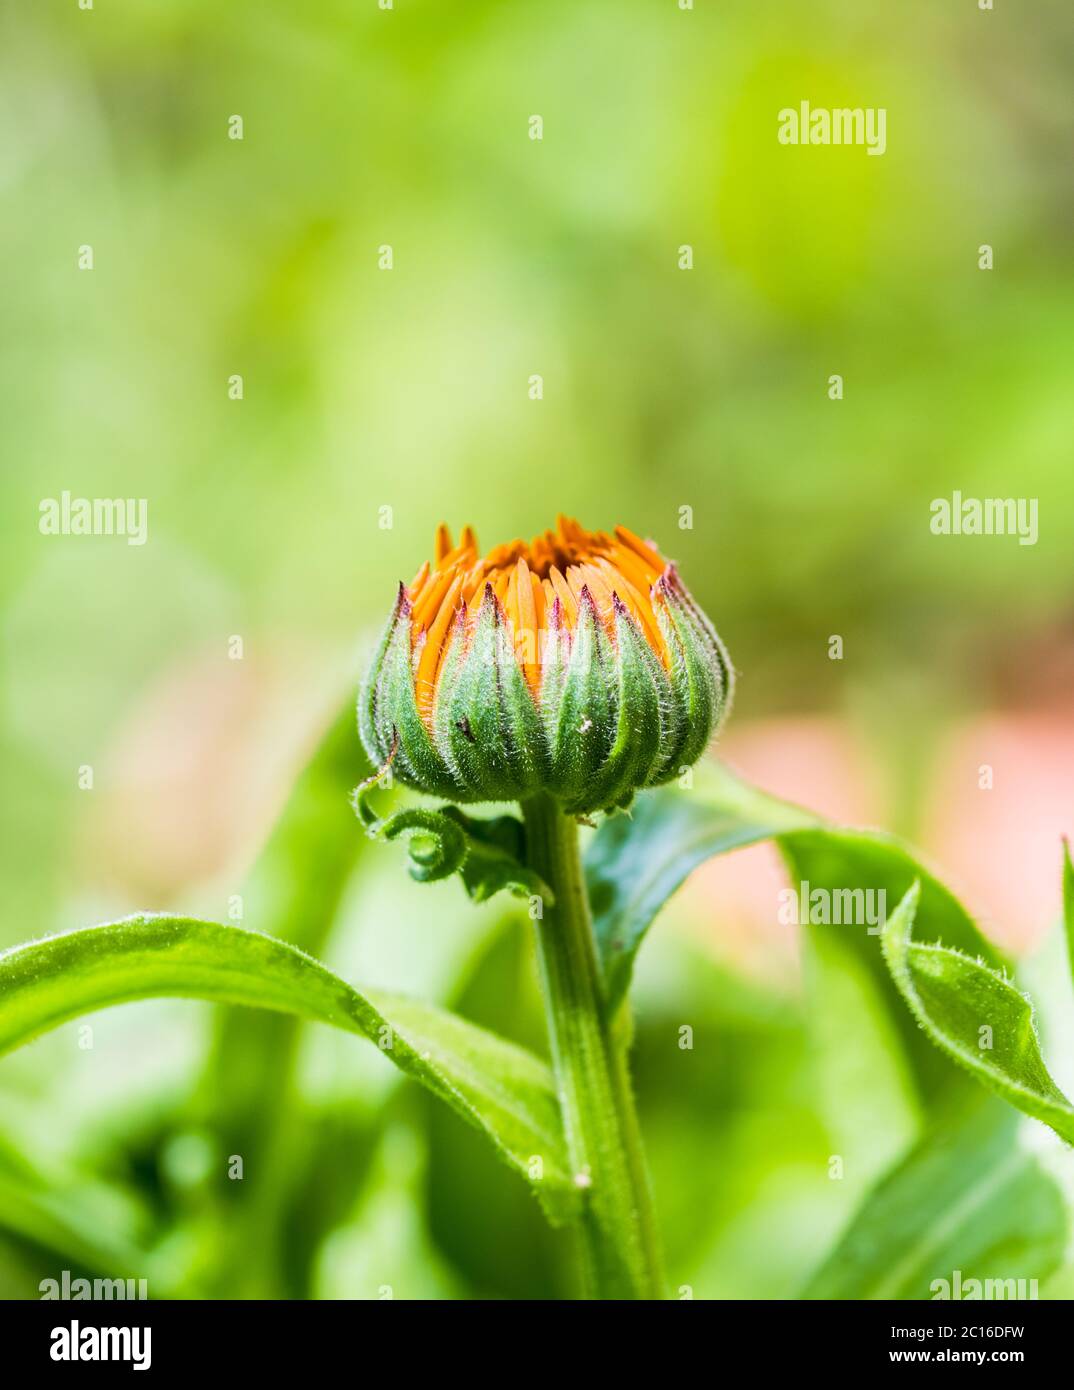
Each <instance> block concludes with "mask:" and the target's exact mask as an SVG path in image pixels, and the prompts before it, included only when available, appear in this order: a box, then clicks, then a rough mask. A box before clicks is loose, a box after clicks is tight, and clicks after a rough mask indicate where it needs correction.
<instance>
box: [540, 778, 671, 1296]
mask: <svg viewBox="0 0 1074 1390" xmlns="http://www.w3.org/2000/svg"><path fill="white" fill-rule="evenodd" d="M522 813H523V816H524V818H525V822H526V841H527V857H528V859H529V863H530V867H531V868H532V869H534V870H535V871H536V872H537V873H538V874H539V875H540V876H541V878H543V879H544V881H545V882H546V883H547V884H548V886H549V887H550V888H551V889H552V892H553V894H554V895H555V903H554V905H549V904H545V905H544V908H543V913H544V915H543V917H542V918H541V919H540V920H538V922H537V923H536V926H537V952H538V957H539V961H540V969H541V981H542V985H543V988H544V998H545V1012H546V1016H547V1019H548V1031H549V1036H550V1041H551V1047H552V1063H553V1067H554V1069H555V1076H556V1087H557V1090H558V1092H559V1100H560V1106H561V1108H562V1112H563V1125H564V1130H565V1134H566V1142H567V1153H568V1157H569V1159H570V1162H571V1166H572V1170H573V1172H574V1174H575V1181H576V1183H577V1184H578V1188H579V1192H580V1196H581V1200H582V1214H581V1218H580V1221H579V1226H580V1231H581V1236H582V1243H583V1247H584V1253H585V1266H586V1275H587V1292H588V1293H589V1295H590V1296H591V1297H596V1298H623V1299H626V1298H633V1299H654V1298H662V1297H663V1296H664V1284H663V1276H662V1274H661V1269H660V1256H659V1246H658V1242H657V1238H656V1226H655V1221H654V1218H653V1211H652V1202H651V1198H650V1195H649V1184H648V1179H647V1176H646V1172H645V1158H644V1154H643V1152H642V1147H641V1132H640V1130H639V1127H638V1119H637V1114H636V1112H635V1109H634V1097H633V1093H632V1090H631V1085H630V1073H629V1068H628V1065H627V1057H626V1048H625V1046H624V1044H623V1042H622V1041H621V1040H620V1039H619V1038H618V1037H617V1036H616V1034H615V1031H614V1030H613V1028H612V1026H611V1020H609V1019H608V1018H607V1017H606V1015H605V1010H604V999H603V987H602V984H601V977H600V967H599V964H598V961H597V951H596V942H595V940H594V937H593V921H592V917H591V915H590V911H589V898H588V896H587V894H586V888H585V880H584V878H583V876H582V863H581V858H580V856H579V853H578V827H577V824H576V823H575V821H574V819H573V818H572V817H570V816H568V815H565V814H564V812H563V811H562V810H561V809H560V807H559V804H558V803H557V802H556V801H555V800H554V799H553V798H552V797H550V796H547V795H546V794H544V793H540V794H538V795H537V796H534V797H531V798H530V799H529V800H527V801H525V802H523V803H522Z"/></svg>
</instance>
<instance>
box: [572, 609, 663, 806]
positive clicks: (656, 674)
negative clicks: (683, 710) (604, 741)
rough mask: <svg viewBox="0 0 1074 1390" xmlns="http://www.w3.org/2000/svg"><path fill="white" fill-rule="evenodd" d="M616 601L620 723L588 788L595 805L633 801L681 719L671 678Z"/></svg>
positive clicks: (588, 794)
mask: <svg viewBox="0 0 1074 1390" xmlns="http://www.w3.org/2000/svg"><path fill="white" fill-rule="evenodd" d="M613 603H614V609H615V646H616V662H615V667H614V670H615V675H616V679H617V685H618V690H617V698H616V705H617V723H616V730H615V741H614V742H613V744H612V747H611V749H610V750H609V753H608V757H607V760H606V761H605V762H604V764H603V766H602V767H601V769H600V771H599V773H598V774H597V776H596V778H595V780H594V781H593V782H592V784H591V785H590V786H589V787H587V788H586V798H587V804H588V808H589V809H591V810H594V809H598V808H599V809H601V810H612V809H615V808H617V807H623V806H627V805H629V804H630V801H631V799H632V798H633V795H634V792H635V790H636V789H637V788H638V787H644V786H646V785H647V784H648V782H649V779H650V777H651V776H652V774H653V772H654V770H655V769H656V768H657V767H658V766H659V765H660V763H661V761H662V756H661V755H662V751H663V750H664V749H666V748H667V747H668V745H669V744H672V745H673V744H674V742H675V741H676V738H677V726H678V722H679V719H678V715H677V713H676V710H675V707H674V704H673V697H672V692H671V685H670V682H669V681H668V679H667V676H666V674H665V672H664V669H663V667H662V666H661V664H660V661H659V659H658V658H657V656H656V654H655V653H654V652H653V649H652V647H651V646H650V644H649V642H648V639H647V638H646V637H645V635H644V633H643V632H642V631H641V629H640V628H639V626H638V624H637V623H636V622H635V620H634V618H633V617H632V616H631V614H630V612H629V610H628V609H627V607H626V605H625V604H624V603H623V602H622V600H621V599H620V598H619V596H618V595H617V594H616V595H613Z"/></svg>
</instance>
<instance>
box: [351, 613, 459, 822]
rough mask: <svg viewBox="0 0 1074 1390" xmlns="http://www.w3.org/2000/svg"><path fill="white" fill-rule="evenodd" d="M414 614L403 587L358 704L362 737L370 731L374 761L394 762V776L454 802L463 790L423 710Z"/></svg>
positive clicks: (369, 745) (368, 747) (371, 755)
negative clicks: (419, 697)
mask: <svg viewBox="0 0 1074 1390" xmlns="http://www.w3.org/2000/svg"><path fill="white" fill-rule="evenodd" d="M410 616H411V607H410V601H409V599H408V598H407V596H406V591H405V589H404V588H403V587H402V586H400V590H399V598H398V600H397V601H396V606H395V610H394V612H393V614H392V617H391V620H390V622H389V626H388V631H387V633H386V634H385V638H384V640H383V641H382V643H381V647H380V651H379V653H378V656H377V660H376V661H375V662H374V664H373V667H372V669H371V671H370V674H369V678H368V680H367V682H366V685H365V687H364V689H363V692H362V696H361V697H360V700H359V720H360V728H361V732H362V738H363V740H364V741H365V740H367V732H368V741H366V752H367V753H368V754H369V756H370V758H371V759H372V760H373V761H375V762H376V763H378V764H379V765H384V764H385V763H387V762H389V761H390V762H391V765H392V775H393V776H394V777H397V778H398V779H399V781H400V782H402V783H403V784H404V785H405V786H409V787H414V788H416V789H417V790H418V791H424V792H429V793H431V794H432V795H433V796H444V797H451V798H452V799H454V798H455V797H457V796H458V794H459V788H458V786H457V785H456V783H455V779H454V778H453V777H452V775H451V771H450V769H449V768H448V766H447V764H446V763H445V762H444V760H443V758H442V757H441V756H440V754H439V753H438V752H437V750H436V748H435V747H434V745H433V741H432V739H431V738H430V737H429V733H428V730H427V729H426V727H425V725H424V723H423V722H422V718H421V715H420V714H419V712H418V703H417V696H416V694H415V691H414V656H413V655H412V654H411V649H410V648H411V643H410ZM419 650H420V649H419Z"/></svg>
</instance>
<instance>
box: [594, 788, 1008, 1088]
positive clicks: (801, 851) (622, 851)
mask: <svg viewBox="0 0 1074 1390" xmlns="http://www.w3.org/2000/svg"><path fill="white" fill-rule="evenodd" d="M766 839H774V840H775V841H776V843H777V844H778V846H779V848H780V851H781V853H782V855H783V858H784V861H785V862H786V865H787V868H788V871H789V874H790V878H791V882H792V885H793V886H794V887H795V888H796V889H801V886H802V885H803V884H806V885H808V887H809V888H810V889H817V888H820V889H823V890H825V892H826V894H828V895H832V894H834V893H836V892H838V891H839V890H841V889H849V890H851V891H855V890H859V889H860V890H863V891H869V890H871V891H872V892H873V893H874V894H877V895H879V894H881V893H882V894H883V895H884V897H883V899H879V897H877V898H876V899H874V901H882V902H884V903H885V904H895V903H898V902H899V901H900V899H901V898H902V897H903V895H904V894H905V893H906V890H907V889H908V888H909V887H910V885H911V883H913V882H914V881H915V879H916V880H918V881H919V882H920V884H921V900H920V904H919V911H918V929H919V930H920V931H924V932H928V933H929V934H930V935H931V936H933V937H934V939H942V940H943V941H945V942H947V943H948V944H950V945H952V946H955V947H959V948H961V949H962V950H963V951H965V952H967V953H969V954H972V955H979V956H981V957H982V958H983V959H985V960H987V961H989V962H990V963H992V964H994V965H999V964H1001V958H1000V956H999V955H998V953H997V952H996V951H995V949H994V948H993V947H992V946H991V945H990V944H989V942H988V941H986V940H985V938H984V937H983V936H982V935H981V933H980V932H979V931H978V930H977V927H976V926H975V924H974V922H973V919H972V918H971V917H970V915H969V914H968V913H967V912H966V910H965V908H964V907H963V906H962V904H961V903H959V901H958V900H957V898H955V897H954V895H953V894H952V893H951V892H949V890H948V889H947V888H945V887H944V885H943V884H942V883H940V882H939V881H938V880H937V879H936V878H934V877H933V876H932V875H931V874H930V873H929V872H928V871H927V870H926V869H925V868H923V867H922V865H921V864H920V863H919V862H918V860H917V859H916V858H915V857H914V855H913V854H912V853H911V852H910V851H909V850H908V849H907V848H906V847H905V846H904V845H903V844H901V843H900V842H899V841H898V840H897V839H895V838H894V837H893V836H890V835H886V834H883V833H881V832H877V831H862V830H845V829H840V828H839V827H836V826H831V825H826V824H825V823H824V822H823V821H822V820H821V819H820V818H819V817H817V816H815V815H813V814H812V813H810V812H808V811H805V810H802V809H801V808H800V807H797V806H793V805H791V804H790V803H788V802H786V801H781V800H779V799H778V798H777V797H774V796H769V795H768V794H767V793H765V792H762V791H759V790H757V789H756V788H754V787H751V786H749V785H747V784H746V783H744V782H742V781H740V780H739V779H738V778H737V777H735V776H734V775H733V774H732V773H730V772H729V771H728V770H727V769H726V768H725V767H722V766H720V765H705V766H701V767H698V768H697V769H695V784H694V786H693V788H691V789H690V790H688V791H687V790H683V789H678V788H674V789H672V788H669V789H666V790H661V791H650V792H642V793H641V795H640V796H639V797H638V798H637V801H636V802H635V804H634V809H633V812H632V814H631V815H629V816H625V815H621V816H615V817H611V818H609V819H608V820H606V821H605V822H604V823H603V824H602V825H601V827H600V829H599V830H598V831H597V833H596V835H595V836H594V837H593V840H592V842H591V844H590V846H589V849H588V852H587V854H586V877H587V881H588V885H589V891H590V900H591V902H592V906H593V913H594V925H595V929H596V932H597V939H598V944H599V948H600V954H601V963H602V968H603V971H604V980H605V990H606V994H607V998H608V1004H609V1008H610V1009H611V1010H614V1009H616V1008H617V1007H618V1005H619V1004H620V1003H621V1001H622V999H623V997H624V996H625V994H626V991H627V989H628V988H629V985H630V977H631V974H632V972H633V968H634V960H635V957H636V955H637V952H638V948H639V947H640V945H641V943H642V941H643V940H644V937H645V933H646V931H647V930H648V928H649V926H650V925H651V923H652V921H653V919H654V917H655V916H656V914H657V913H658V912H659V910H660V908H661V907H662V906H663V904H664V902H665V901H666V900H667V899H668V898H669V897H670V896H671V894H672V893H674V892H675V890H676V889H677V888H678V887H679V886H680V884H681V883H682V882H683V880H684V879H685V878H686V877H687V875H688V874H689V873H690V872H691V871H692V870H693V869H695V868H696V867H697V866H698V865H699V864H701V863H703V862H704V861H705V860H706V859H709V858H711V857H712V856H714V855H717V854H724V853H727V852H728V851H730V850H734V849H739V848H741V847H743V846H745V845H751V844H755V843H757V842H758V841H761V840H766ZM877 925H878V924H877ZM803 944H804V949H805V952H806V955H807V959H808V960H809V961H810V985H811V997H812V998H813V1000H814V1004H815V1007H816V1009H817V1010H818V1011H819V1012H823V1011H824V1010H826V1009H828V1008H833V1007H835V1006H836V1001H837V1000H838V999H839V998H840V997H841V995H842V993H843V983H842V978H841V977H842V975H843V974H845V973H847V972H850V973H852V974H853V975H854V976H855V977H856V978H859V980H860V981H861V982H862V983H863V984H864V983H865V976H866V975H867V976H868V979H870V980H871V981H872V983H873V986H874V989H875V992H876V1001H875V1002H876V1003H877V1004H879V1005H880V1006H881V1008H882V1009H884V1010H886V1014H887V1020H888V1022H887V1023H884V1022H883V1020H881V1019H880V1014H879V1013H878V1011H877V1009H876V1008H873V1009H872V1010H871V1018H870V1019H862V1020H861V1026H863V1027H869V1028H873V1029H875V1028H876V1027H877V1024H878V1021H880V1023H882V1024H883V1026H882V1027H881V1029H880V1034H882V1038H880V1034H878V1038H880V1041H881V1042H882V1043H883V1045H888V1043H889V1042H890V1040H891V1039H892V1037H893V1036H894V1038H895V1039H899V1040H901V1042H902V1045H903V1047H904V1049H905V1053H906V1057H907V1059H908V1061H909V1063H910V1070H911V1075H912V1078H913V1084H914V1087H915V1088H916V1090H917V1092H918V1094H919V1096H920V1098H921V1100H922V1101H924V1102H926V1103H927V1104H929V1105H932V1106H935V1107H938V1108H941V1109H942V1108H943V1107H945V1106H947V1105H949V1104H950V1103H951V1102H952V1098H953V1097H954V1095H955V1094H956V1093H957V1092H958V1091H960V1090H963V1089H968V1088H969V1084H970V1083H969V1082H968V1080H965V1079H964V1078H963V1075H962V1073H961V1072H959V1071H958V1070H957V1069H956V1068H954V1067H952V1066H951V1065H950V1063H949V1062H948V1061H947V1060H946V1059H945V1058H944V1057H943V1056H942V1055H941V1054H940V1053H938V1052H937V1051H936V1049H935V1048H934V1047H933V1046H931V1044H930V1043H929V1042H928V1040H927V1039H926V1038H925V1037H924V1036H923V1035H922V1033H921V1031H920V1029H918V1028H917V1027H916V1026H915V1025H914V1021H913V1019H912V1018H910V1017H909V1016H908V1015H907V1012H906V1009H905V1007H904V1006H903V1004H902V1001H901V999H900V997H899V994H898V991H897V990H896V989H895V987H894V985H893V983H892V981H891V978H890V976H889V973H888V970H887V967H886V966H885V964H884V961H883V958H882V955H881V951H880V937H879V933H878V931H877V930H876V928H875V927H874V930H873V931H869V930H867V929H866V925H865V924H861V925H857V926H855V925H825V924H819V923H814V922H810V923H808V924H803ZM863 972H865V973H864V974H863ZM889 1025H890V1026H889Z"/></svg>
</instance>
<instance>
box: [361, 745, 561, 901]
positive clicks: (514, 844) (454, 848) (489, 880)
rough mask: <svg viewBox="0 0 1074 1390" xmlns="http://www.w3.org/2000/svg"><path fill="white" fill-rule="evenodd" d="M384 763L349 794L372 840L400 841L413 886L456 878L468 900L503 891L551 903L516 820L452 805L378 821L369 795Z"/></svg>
mask: <svg viewBox="0 0 1074 1390" xmlns="http://www.w3.org/2000/svg"><path fill="white" fill-rule="evenodd" d="M389 767H390V762H389V763H386V764H385V765H384V767H383V768H381V770H380V771H379V772H378V773H376V774H375V775H374V776H372V777H370V778H368V779H367V780H366V781H365V782H363V783H362V784H361V786H359V787H356V788H355V790H354V792H353V793H352V796H351V801H352V804H353V806H354V810H355V814H356V815H357V816H358V819H359V820H360V821H361V822H362V824H363V825H364V826H365V827H366V833H367V834H368V835H369V836H370V837H371V838H372V839H377V840H397V839H399V838H403V839H405V841H406V847H407V855H408V857H409V859H410V876H411V877H412V878H414V879H416V880H417V881H418V882H419V883H435V882H436V881H437V880H438V879H442V878H449V877H450V876H451V875H452V874H456V873H457V874H458V875H459V877H460V878H461V879H462V882H463V886H464V888H465V889H466V891H467V893H468V894H469V895H470V897H471V898H472V899H473V901H474V902H479V903H480V902H484V901H485V900H486V899H487V898H491V897H492V895H493V894H494V893H499V892H500V891H501V890H505V891H507V892H509V893H512V894H514V896H515V897H519V898H530V897H539V898H541V899H542V900H543V901H544V902H545V903H547V904H549V905H551V903H552V902H553V901H554V899H553V895H552V890H551V889H550V888H549V887H548V885H547V884H546V883H545V882H544V881H543V879H541V878H540V877H539V876H538V875H537V874H535V873H534V872H533V870H532V869H530V868H528V867H527V866H526V863H525V831H524V828H523V825H522V822H521V821H520V820H519V819H518V818H517V817H516V816H496V817H494V818H492V819H490V820H481V819H479V818H477V817H475V816H468V815H466V814H465V813H464V812H462V811H461V810H459V808H458V807H457V806H441V807H440V808H439V809H438V810H430V809H428V808H426V807H420V806H409V807H407V808H406V809H405V810H402V811H395V812H393V813H392V814H391V815H389V816H385V817H383V818H382V817H380V816H378V815H377V813H376V811H375V810H374V809H373V806H372V803H371V797H372V794H373V793H374V792H375V791H377V790H378V789H379V788H380V787H381V786H383V784H384V781H385V779H386V778H387V774H388V769H389Z"/></svg>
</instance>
